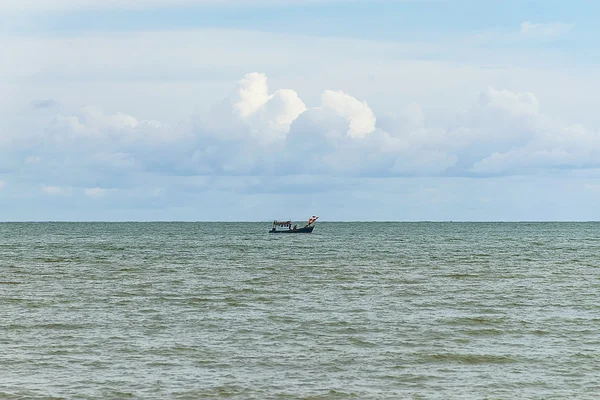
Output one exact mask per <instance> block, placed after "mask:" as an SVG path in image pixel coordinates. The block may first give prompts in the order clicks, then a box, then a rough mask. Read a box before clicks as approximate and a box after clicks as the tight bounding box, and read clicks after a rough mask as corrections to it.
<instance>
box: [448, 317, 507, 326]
mask: <svg viewBox="0 0 600 400" xmlns="http://www.w3.org/2000/svg"><path fill="white" fill-rule="evenodd" d="M505 321H506V319H505V318H498V317H496V318H494V317H483V316H482V317H462V318H453V319H451V320H449V321H448V322H447V323H448V324H449V325H499V324H502V323H504V322H505Z"/></svg>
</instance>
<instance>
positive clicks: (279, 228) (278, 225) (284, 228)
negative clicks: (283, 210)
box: [269, 215, 319, 233]
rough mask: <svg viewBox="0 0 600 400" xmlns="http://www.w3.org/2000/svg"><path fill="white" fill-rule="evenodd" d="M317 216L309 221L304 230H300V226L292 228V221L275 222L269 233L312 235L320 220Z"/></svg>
mask: <svg viewBox="0 0 600 400" xmlns="http://www.w3.org/2000/svg"><path fill="white" fill-rule="evenodd" d="M318 218H319V217H317V216H316V215H313V216H312V217H310V218H309V219H308V223H307V224H306V225H304V226H303V227H302V228H298V225H294V226H293V227H292V221H291V220H289V221H277V220H275V221H273V227H272V228H271V230H270V231H269V233H312V231H313V229H315V226H314V225H313V224H314V223H315V221H316V220H317V219H318Z"/></svg>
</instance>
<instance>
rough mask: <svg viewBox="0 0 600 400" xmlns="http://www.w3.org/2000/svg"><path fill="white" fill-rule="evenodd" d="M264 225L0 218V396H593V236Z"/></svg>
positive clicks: (598, 369)
mask: <svg viewBox="0 0 600 400" xmlns="http://www.w3.org/2000/svg"><path fill="white" fill-rule="evenodd" d="M269 228H270V225H269V223H3V224H0V398H2V399H38V398H39V399H41V398H65V399H76V398H77V399H86V398H89V399H91V398H102V399H110V398H115V399H116V398H119V399H120V398H135V399H154V398H156V399H165V398H173V399H202V398H224V399H225V398H232V399H484V398H486V399H598V398H600V224H598V223H317V225H316V229H315V231H314V233H313V234H310V235H308V234H304V235H273V234H268V233H267V230H268V229H269Z"/></svg>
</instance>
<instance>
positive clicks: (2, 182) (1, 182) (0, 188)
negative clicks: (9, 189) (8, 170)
mask: <svg viewBox="0 0 600 400" xmlns="http://www.w3.org/2000/svg"><path fill="white" fill-rule="evenodd" d="M4 185H5V183H4V181H3V180H0V190H2V189H3V188H4Z"/></svg>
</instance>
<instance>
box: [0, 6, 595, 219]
mask: <svg viewBox="0 0 600 400" xmlns="http://www.w3.org/2000/svg"><path fill="white" fill-rule="evenodd" d="M599 13H600V3H597V2H591V1H584V0H573V1H570V2H565V1H558V0H545V1H537V0H519V1H517V0H502V1H501V0H487V1H476V0H422V1H417V0H375V1H373V0H370V1H366V0H288V1H286V0H279V1H275V0H244V1H242V0H119V1H117V0H103V1H101V0H30V1H27V2H24V1H22V0H3V1H2V2H0V48H1V49H2V51H1V52H0V221H165V220H167V221H269V220H273V219H290V218H291V219H294V220H304V219H307V218H308V217H309V216H311V215H319V216H320V217H321V220H324V221H423V220H426V221H448V220H452V221H546V220H552V221H590V220H594V221H595V220H600V208H599V207H598V204H599V203H600V201H599V200H600V131H599V128H600V113H599V112H598V111H597V109H596V108H597V100H596V96H597V93H599V92H600V69H599V68H598V64H599V63H600V48H599V47H598V45H597V43H598V40H599V39H600V28H599V27H598V25H597V23H596V21H595V19H596V18H595V16H597V15H598V14H599Z"/></svg>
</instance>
